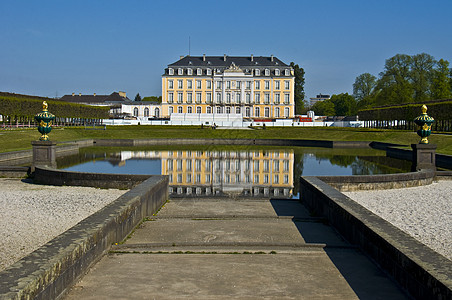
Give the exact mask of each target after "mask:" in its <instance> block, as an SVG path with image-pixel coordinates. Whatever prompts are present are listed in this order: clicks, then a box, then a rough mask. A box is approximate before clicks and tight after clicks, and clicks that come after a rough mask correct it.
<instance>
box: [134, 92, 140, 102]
mask: <svg viewBox="0 0 452 300" xmlns="http://www.w3.org/2000/svg"><path fill="white" fill-rule="evenodd" d="M135 101H141V96H140V93H138V94H137V95H136V96H135Z"/></svg>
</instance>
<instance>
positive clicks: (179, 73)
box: [162, 56, 295, 119]
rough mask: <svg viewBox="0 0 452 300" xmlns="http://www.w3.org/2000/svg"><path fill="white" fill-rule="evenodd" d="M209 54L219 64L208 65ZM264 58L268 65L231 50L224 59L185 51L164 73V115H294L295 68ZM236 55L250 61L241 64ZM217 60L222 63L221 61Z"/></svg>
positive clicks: (273, 116)
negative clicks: (189, 53)
mask: <svg viewBox="0 0 452 300" xmlns="http://www.w3.org/2000/svg"><path fill="white" fill-rule="evenodd" d="M209 59H211V60H212V61H213V64H212V65H208V64H207V66H206V62H207V63H210V61H208V60H209ZM215 59H216V60H215ZM259 59H261V61H264V63H265V61H268V66H266V65H263V63H262V62H261V63H260V64H259V65H258V66H255V65H253V64H252V62H253V58H251V61H250V62H248V60H245V59H244V57H227V58H226V56H225V57H224V60H219V59H218V57H208V58H207V59H206V58H205V57H204V58H203V60H200V58H199V57H185V58H182V59H181V60H180V61H179V62H177V63H175V64H177V65H174V64H173V65H174V66H173V65H169V67H168V68H167V69H166V70H165V74H164V75H163V76H162V116H163V117H170V115H171V114H172V113H184V114H197V113H200V114H234V113H235V114H241V115H242V116H243V117H244V118H254V119H287V118H293V117H294V113H295V105H294V76H293V70H292V69H291V68H290V67H289V66H287V65H285V64H283V63H282V62H281V64H279V65H275V64H273V63H275V62H276V60H274V59H273V57H271V58H268V59H267V60H264V58H262V57H260V58H259ZM192 60H193V62H192ZM234 60H236V61H239V62H244V64H246V63H248V64H249V66H248V65H244V66H239V65H235V63H234ZM215 61H217V62H218V61H219V62H221V64H222V66H221V67H217V66H215V65H214V64H215ZM276 63H277V62H276ZM197 64H200V65H199V66H197Z"/></svg>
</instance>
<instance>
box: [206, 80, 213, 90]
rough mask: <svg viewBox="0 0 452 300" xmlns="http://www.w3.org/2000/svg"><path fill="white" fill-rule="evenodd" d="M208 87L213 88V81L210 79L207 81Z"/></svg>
mask: <svg viewBox="0 0 452 300" xmlns="http://www.w3.org/2000/svg"><path fill="white" fill-rule="evenodd" d="M206 88H208V89H211V88H212V81H210V80H207V81H206Z"/></svg>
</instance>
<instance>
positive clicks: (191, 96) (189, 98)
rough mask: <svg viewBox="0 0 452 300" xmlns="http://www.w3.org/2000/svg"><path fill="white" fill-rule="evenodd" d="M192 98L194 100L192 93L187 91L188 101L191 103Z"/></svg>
mask: <svg viewBox="0 0 452 300" xmlns="http://www.w3.org/2000/svg"><path fill="white" fill-rule="evenodd" d="M192 100H193V95H192V93H187V103H191V101H192Z"/></svg>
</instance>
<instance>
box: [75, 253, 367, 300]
mask: <svg viewBox="0 0 452 300" xmlns="http://www.w3.org/2000/svg"><path fill="white" fill-rule="evenodd" d="M66 299H68V300H72V299H77V300H78V299H86V300H89V299H358V297H357V296H356V294H355V293H354V292H353V290H352V289H351V288H350V286H349V285H348V283H347V281H346V280H345V279H344V277H343V276H342V275H341V274H340V272H339V271H338V270H337V269H336V267H335V266H334V264H333V263H332V262H331V261H330V259H329V258H328V256H327V255H326V254H325V253H324V252H310V253H306V254H298V255H291V254H276V255H272V254H262V255H259V254H249V255H246V254H241V255H234V254H229V255H227V254H212V255H209V254H189V255H178V254H123V255H109V256H107V257H105V258H104V259H102V261H101V262H99V263H98V264H96V265H95V266H94V267H93V269H92V270H91V272H90V273H89V274H88V275H86V276H85V277H84V278H83V279H82V280H81V281H80V282H79V283H78V284H77V285H76V286H74V287H73V289H72V290H71V292H70V293H69V295H68V296H67V297H66Z"/></svg>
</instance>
